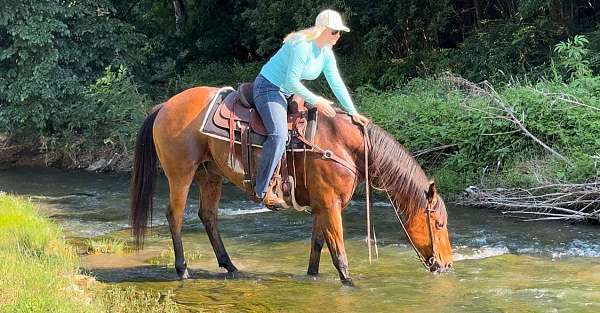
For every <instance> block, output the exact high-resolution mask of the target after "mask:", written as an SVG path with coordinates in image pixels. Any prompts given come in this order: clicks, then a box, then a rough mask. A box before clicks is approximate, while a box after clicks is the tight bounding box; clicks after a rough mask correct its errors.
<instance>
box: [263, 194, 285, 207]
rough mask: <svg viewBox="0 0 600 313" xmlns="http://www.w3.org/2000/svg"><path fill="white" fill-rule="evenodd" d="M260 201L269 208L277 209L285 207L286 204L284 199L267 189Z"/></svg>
mask: <svg viewBox="0 0 600 313" xmlns="http://www.w3.org/2000/svg"><path fill="white" fill-rule="evenodd" d="M262 203H263V204H264V205H265V206H266V207H267V208H268V209H270V210H275V211H279V210H282V209H287V208H288V205H287V203H285V200H283V199H281V198H280V197H279V196H277V195H276V194H275V193H274V192H272V191H268V192H267V194H266V195H265V197H264V198H263V199H262Z"/></svg>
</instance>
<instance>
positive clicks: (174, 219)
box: [167, 175, 192, 279]
mask: <svg viewBox="0 0 600 313" xmlns="http://www.w3.org/2000/svg"><path fill="white" fill-rule="evenodd" d="M190 176H191V175H190ZM191 183H192V177H185V178H180V179H172V178H170V177H169V207H168V209H167V220H168V221H169V228H170V230H171V238H172V239H173V250H174V252H175V270H176V271H177V275H178V276H179V278H180V279H187V278H189V274H188V271H187V263H186V261H185V258H184V255H183V243H182V242H181V228H182V226H183V213H184V211H185V203H186V200H187V195H188V191H189V188H190V184H191Z"/></svg>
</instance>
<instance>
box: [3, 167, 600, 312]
mask: <svg viewBox="0 0 600 313" xmlns="http://www.w3.org/2000/svg"><path fill="white" fill-rule="evenodd" d="M0 190H2V191H6V192H12V193H16V194H21V195H26V196H30V197H32V199H33V200H34V201H35V202H37V203H39V204H40V205H41V206H42V207H43V208H44V209H45V210H47V211H48V212H50V215H51V216H52V217H53V218H54V219H55V220H57V221H58V222H59V223H60V224H61V225H62V227H63V228H64V230H65V232H66V233H67V235H68V236H69V238H70V240H72V241H73V242H74V243H77V242H81V241H82V240H84V239H86V238H93V237H98V236H108V237H116V238H124V239H127V240H129V231H128V230H127V227H128V221H127V217H128V207H127V204H128V196H127V190H128V177H127V176H124V175H118V174H94V173H87V172H82V171H61V170H54V169H29V168H17V169H9V170H0ZM197 198H198V190H197V189H195V188H192V190H191V192H190V199H189V201H188V206H187V209H186V214H185V226H184V246H185V251H186V255H187V257H188V263H189V266H190V268H191V275H192V279H190V280H187V281H183V282H181V281H178V280H176V275H175V273H174V269H173V267H172V263H173V260H172V248H171V239H170V234H169V231H168V227H167V226H166V219H165V218H164V207H165V206H166V203H167V188H166V184H165V181H164V179H162V180H161V183H160V184H159V187H158V190H157V198H156V207H157V210H156V211H155V214H154V220H153V225H154V228H153V229H152V232H151V234H150V236H149V237H148V238H147V242H146V246H145V249H144V251H142V252H140V253H129V254H125V255H99V256H86V257H84V258H83V266H84V267H85V268H86V269H87V270H89V271H90V272H91V274H92V275H95V276H96V277H97V279H98V280H101V281H105V282H108V283H114V284H119V285H123V286H127V285H135V286H137V287H138V288H141V289H151V290H158V291H161V292H165V293H166V292H167V291H169V290H170V291H172V293H173V294H174V299H175V301H176V302H177V303H178V304H180V306H181V308H182V309H183V310H184V311H191V312H193V311H203V310H204V311H220V312H240V311H250V312H270V311H274V312H323V311H327V312H384V311H386V312H499V311H500V312H502V311H506V312H555V311H557V312H599V311H600V240H599V239H600V234H599V232H598V230H599V228H598V227H597V226H586V225H569V224H565V223H562V222H543V223H542V222H521V221H518V220H516V219H513V218H506V217H503V216H502V215H501V214H500V213H498V212H495V211H489V210H478V209H473V208H462V207H455V206H452V205H449V206H448V215H449V223H448V226H449V229H450V237H451V240H452V242H453V245H454V255H455V263H454V266H455V271H454V272H453V273H449V274H442V275H432V274H430V273H427V272H426V271H425V270H424V269H423V268H422V266H421V265H420V263H419V261H418V259H417V258H416V256H415V255H414V252H413V251H412V249H411V248H410V247H409V246H408V245H407V241H406V239H405V238H404V236H403V234H402V233H401V229H400V226H399V225H398V224H397V223H396V221H395V217H394V215H393V211H392V209H391V207H390V206H389V204H387V203H386V202H385V201H383V199H381V200H377V201H376V202H375V204H374V213H373V215H374V221H373V222H374V224H375V227H376V232H377V239H378V251H379V258H378V259H377V260H374V262H373V263H372V264H369V262H368V257H367V255H368V254H367V248H366V242H365V240H364V238H365V229H366V227H365V214H364V203H363V202H361V201H356V202H353V203H352V204H351V205H350V207H349V208H348V209H347V210H346V211H345V214H344V229H345V238H346V248H347V252H348V256H349V262H350V270H351V273H352V276H353V279H354V281H355V283H356V285H357V287H355V288H348V287H343V286H341V284H340V282H339V279H338V276H337V272H336V271H335V269H334V267H333V265H332V264H331V260H330V257H329V254H328V251H327V249H323V255H322V257H321V267H320V271H321V275H320V277H319V278H317V279H315V280H313V279H309V278H308V277H306V275H305V272H306V268H307V264H308V255H309V243H310V227H311V218H310V216H309V215H307V214H305V213H297V212H292V211H288V212H278V213H275V212H271V211H268V210H266V209H264V208H261V207H260V205H257V204H255V203H253V202H250V201H247V199H246V197H245V196H244V195H243V193H241V192H240V191H238V190H237V189H235V188H233V187H232V186H230V185H225V187H224V192H223V199H222V201H221V206H220V209H219V214H220V217H219V223H220V229H221V235H222V237H223V239H224V242H225V246H226V248H227V250H228V252H229V254H230V256H231V258H232V260H233V262H234V264H235V265H236V266H237V267H238V269H240V271H241V274H240V276H239V277H236V278H234V279H232V278H230V277H228V276H227V275H226V273H225V272H224V270H222V269H219V268H218V266H217V264H216V261H215V258H214V254H213V252H212V248H211V246H210V243H209V242H208V239H207V237H206V235H205V233H204V229H203V226H202V224H201V223H200V222H199V219H198V217H197V208H198V201H197Z"/></svg>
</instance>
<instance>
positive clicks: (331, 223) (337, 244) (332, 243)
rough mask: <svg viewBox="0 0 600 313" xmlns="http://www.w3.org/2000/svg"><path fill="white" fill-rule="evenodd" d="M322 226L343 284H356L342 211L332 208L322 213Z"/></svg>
mask: <svg viewBox="0 0 600 313" xmlns="http://www.w3.org/2000/svg"><path fill="white" fill-rule="evenodd" d="M321 214H322V216H321V218H322V219H321V228H322V230H323V236H324V237H325V242H327V248H328V249H329V253H330V254H331V260H332V261H333V265H334V266H335V268H336V269H337V270H338V273H339V275H340V280H341V281H342V284H344V285H346V286H354V284H353V283H352V278H350V272H349V270H348V258H347V257H346V248H345V247H344V230H343V228H342V211H341V209H338V208H331V209H330V210H328V211H325V212H322V213H321Z"/></svg>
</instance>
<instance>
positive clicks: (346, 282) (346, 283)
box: [342, 278, 354, 287]
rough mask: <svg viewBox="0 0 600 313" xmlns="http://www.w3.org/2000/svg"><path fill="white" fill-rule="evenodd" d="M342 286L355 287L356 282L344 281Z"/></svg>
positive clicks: (349, 279)
mask: <svg viewBox="0 0 600 313" xmlns="http://www.w3.org/2000/svg"><path fill="white" fill-rule="evenodd" d="M342 285H344V286H346V287H354V282H352V279H351V278H348V279H342Z"/></svg>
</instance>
